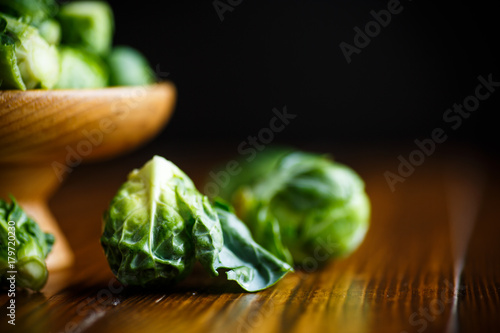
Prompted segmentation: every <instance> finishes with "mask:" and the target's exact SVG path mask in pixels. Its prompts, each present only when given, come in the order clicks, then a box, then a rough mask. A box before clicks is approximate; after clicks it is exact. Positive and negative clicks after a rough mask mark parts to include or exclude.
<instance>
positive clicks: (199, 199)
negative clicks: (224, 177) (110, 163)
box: [101, 156, 291, 291]
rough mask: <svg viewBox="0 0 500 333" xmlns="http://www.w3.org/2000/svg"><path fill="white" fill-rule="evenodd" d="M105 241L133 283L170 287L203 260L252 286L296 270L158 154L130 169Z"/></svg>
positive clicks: (115, 266)
mask: <svg viewBox="0 0 500 333" xmlns="http://www.w3.org/2000/svg"><path fill="white" fill-rule="evenodd" d="M103 220H104V227H103V234H102V237H101V244H102V246H103V249H104V252H105V254H106V257H107V259H108V263H109V265H110V267H111V270H112V271H113V273H114V274H115V275H116V277H117V278H118V280H119V281H121V282H122V283H124V284H128V285H140V286H154V285H171V284H173V283H175V282H177V281H179V280H181V279H183V278H184V277H185V276H186V275H187V274H189V272H190V271H191V269H192V267H193V264H194V262H195V261H196V260H198V261H199V262H200V263H201V265H202V266H203V267H204V268H205V269H206V270H207V271H208V272H210V274H211V275H214V276H215V275H218V270H219V269H221V268H222V269H227V271H226V274H227V277H228V279H229V280H235V281H236V282H237V283H238V284H240V286H241V287H243V288H244V289H245V290H247V291H257V290H261V289H264V288H267V287H269V286H271V285H273V284H274V283H276V281H278V280H279V279H281V278H282V277H283V276H284V275H285V274H286V273H287V272H289V271H290V270H291V267H290V266H289V265H288V264H286V263H284V262H282V261H280V260H279V259H278V258H276V257H275V256H273V255H272V254H271V253H269V252H268V251H266V250H265V249H263V248H262V247H260V246H259V245H258V244H257V243H255V242H254V241H253V239H252V237H251V235H250V232H249V231H248V229H247V228H246V226H245V225H244V223H242V222H241V221H240V220H238V218H237V217H236V216H235V215H234V214H233V213H232V212H231V210H230V208H229V207H228V206H227V205H225V204H223V203H217V204H216V206H215V208H214V207H213V206H212V205H211V204H210V202H209V201H208V199H207V197H205V196H203V195H202V194H201V193H199V192H198V191H197V190H196V188H195V186H194V184H193V182H192V181H191V179H189V177H188V176H187V175H186V174H185V173H184V172H182V171H181V170H180V169H179V168H178V167H177V166H175V165H174V164H173V163H172V162H170V161H167V160H165V159H164V158H162V157H159V156H155V157H154V158H153V159H152V160H151V161H149V162H148V163H146V164H145V165H144V166H143V167H142V168H141V169H140V170H134V171H132V172H131V173H130V174H129V177H128V180H127V182H125V183H124V184H123V185H122V186H121V187H120V189H119V190H118V193H117V194H116V195H115V197H114V198H113V200H112V202H111V204H110V207H109V209H108V211H107V212H105V214H104V217H103Z"/></svg>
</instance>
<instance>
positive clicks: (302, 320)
mask: <svg viewBox="0 0 500 333" xmlns="http://www.w3.org/2000/svg"><path fill="white" fill-rule="evenodd" d="M159 147H160V146H159V145H156V146H155V147H153V146H149V148H145V149H143V150H141V151H140V152H136V153H134V154H132V155H128V156H126V157H122V158H119V159H116V160H113V161H108V162H104V163H100V164H94V165H84V166H81V167H79V168H77V169H76V170H75V171H74V172H73V173H72V174H71V176H70V178H69V179H68V180H67V182H66V183H65V184H64V185H63V186H62V188H61V190H60V191H59V192H58V193H57V194H56V195H55V197H54V198H53V199H52V201H51V208H52V209H53V212H54V214H55V216H56V218H57V219H58V220H59V222H60V223H61V225H62V228H63V231H64V232H65V233H66V234H67V235H68V239H69V241H70V243H71V246H72V247H73V249H74V250H75V253H76V265H75V266H74V267H73V268H72V269H70V270H65V271H60V272H52V273H51V274H50V278H49V281H48V284H47V285H46V287H45V288H44V289H43V290H42V292H40V293H31V292H18V294H17V296H16V302H17V316H16V323H17V325H16V327H15V329H14V330H13V331H14V332H40V333H42V332H43V333H45V332H53V333H56V332H66V333H70V332H92V333H96V332H120V333H127V332H134V333H136V332H217V333H221V332H259V333H264V332H395V333H399V332H408V333H411V332H419V333H422V332H453V331H460V332H488V331H491V332H493V331H500V296H499V293H500V260H499V255H500V240H499V236H500V224H499V218H498V211H497V209H498V208H499V205H500V200H499V199H500V196H499V191H498V189H499V188H500V181H499V177H497V174H498V166H499V163H498V161H496V160H495V159H493V158H492V157H488V156H485V155H481V154H478V153H474V151H473V150H469V151H463V150H456V151H453V150H450V149H448V152H447V153H444V152H443V149H442V147H440V149H441V151H440V152H438V153H436V154H434V155H432V156H430V157H427V158H426V160H425V162H424V163H423V164H422V165H420V166H418V167H417V168H416V170H415V171H414V173H413V174H412V175H411V176H409V177H407V178H406V180H405V181H404V182H403V183H398V184H397V185H396V187H395V191H394V192H392V191H391V189H390V187H389V186H388V184H387V182H386V179H385V177H384V172H385V171H387V170H389V171H392V172H397V167H398V163H399V162H398V160H397V157H398V155H399V154H402V155H403V156H408V154H409V153H411V151H412V149H414V147H406V148H405V147H402V148H399V149H398V148H394V147H393V148H391V149H386V148H382V149H381V148H380V147H378V148H377V147H374V148H367V147H365V148H363V149H359V147H358V148H356V147H354V148H351V147H350V148H349V149H340V148H339V147H337V146H335V145H332V146H324V145H323V146H322V147H320V146H317V145H310V146H308V147H307V148H310V149H315V150H318V151H330V152H333V153H337V154H336V156H337V158H338V159H339V160H340V161H342V162H344V163H346V164H348V165H351V166H352V167H353V168H354V169H356V170H357V171H358V172H359V173H360V174H361V175H362V177H363V178H364V179H365V181H366V185H367V191H368V194H369V196H370V198H371V202H372V208H373V214H372V220H371V227H370V230H369V232H368V234H367V236H366V239H365V241H364V242H363V244H362V245H361V247H360V248H359V249H358V250H357V251H356V252H355V253H353V254H352V255H351V256H349V257H348V258H345V259H341V260H337V261H333V262H328V263H326V264H325V265H323V267H316V266H314V265H311V267H309V268H307V269H305V270H299V271H297V272H295V273H293V274H289V275H288V276H286V277H285V278H284V279H283V280H282V281H280V282H279V283H278V284H277V285H276V286H275V287H273V288H270V289H267V290H265V291H262V292H259V293H245V292H242V291H241V290H240V289H239V288H238V287H237V286H236V285H235V284H233V283H232V282H231V283H227V281H225V280H224V278H223V277H221V278H216V279H210V278H208V277H207V276H206V275H205V274H204V272H203V271H202V270H201V269H200V268H199V267H196V268H195V270H194V272H193V274H192V275H191V276H190V277H189V278H188V279H187V280H186V281H184V282H182V283H181V284H179V285H177V286H175V287H172V288H170V289H169V288H166V289H163V290H160V289H155V290H147V291H146V290H141V289H134V288H124V287H122V286H121V285H120V284H119V283H118V282H117V281H116V280H115V279H114V277H113V275H112V273H111V271H110V269H109V267H108V265H107V262H106V259H105V257H104V254H103V252H102V250H101V247H100V245H99V241H98V240H99V237H100V233H101V214H102V212H103V211H104V210H105V208H106V206H107V205H108V203H109V201H110V200H111V198H112V197H113V195H114V193H115V192H116V190H117V188H118V186H119V185H120V184H121V183H122V182H123V181H124V179H125V177H126V174H127V173H128V172H129V171H130V170H131V169H132V168H134V167H140V166H141V165H142V164H143V163H144V162H145V161H146V160H148V159H149V158H150V157H151V156H152V155H153V154H154V153H157V154H160V155H163V156H165V157H167V158H169V159H171V160H172V161H173V162H174V163H176V164H177V165H179V167H181V168H182V169H183V170H185V171H186V172H187V174H189V175H191V176H192V178H193V180H194V181H195V183H197V184H198V185H199V187H200V188H201V184H202V183H203V181H204V179H205V175H207V174H208V171H209V170H210V168H211V167H213V166H214V165H216V164H217V163H218V162H222V161H224V160H225V159H227V158H229V157H231V156H232V155H233V154H234V153H236V147H237V145H234V146H233V145H229V144H226V145H221V144H220V143H214V144H212V145H207V144H205V145H203V146H201V145H200V144H196V143H192V144H189V145H185V144H184V145H177V144H176V143H167V144H164V145H163V147H162V148H159ZM215 148H216V149H215ZM214 150H216V151H217V153H216V154H217V155H216V157H214V156H213V152H214ZM6 299H7V297H6V295H1V296H0V304H4V303H5V301H6ZM5 311H6V310H5V306H2V316H1V318H2V319H1V321H0V328H1V330H0V331H1V332H5V331H9V330H12V327H11V326H10V325H7V323H6V322H7V320H6V316H5Z"/></svg>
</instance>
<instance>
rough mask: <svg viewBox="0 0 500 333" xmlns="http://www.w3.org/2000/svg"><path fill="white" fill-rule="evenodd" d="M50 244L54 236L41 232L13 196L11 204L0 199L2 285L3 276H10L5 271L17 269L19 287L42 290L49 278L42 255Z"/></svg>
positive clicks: (0, 266) (50, 247)
mask: <svg viewBox="0 0 500 333" xmlns="http://www.w3.org/2000/svg"><path fill="white" fill-rule="evenodd" d="M9 222H10V223H9ZM14 235H15V236H14ZM53 244H54V236H52V235H51V234H48V233H44V232H42V230H41V229H40V227H39V226H38V224H36V222H35V221H33V220H32V219H31V218H29V217H28V216H27V215H26V214H25V213H24V212H23V210H22V209H21V207H20V206H19V205H18V204H17V202H16V201H15V200H14V198H12V202H11V203H10V204H9V203H7V202H6V201H4V200H1V199H0V276H1V278H2V284H8V281H7V280H6V279H7V277H8V276H10V275H11V274H10V273H7V272H8V271H17V274H16V285H17V286H18V287H21V288H29V289H33V290H40V289H42V287H43V286H44V285H45V283H46V282H47V277H48V271H47V267H46V265H45V258H46V257H47V255H48V254H49V252H50V250H51V249H52V245H53ZM9 252H10V253H9ZM9 258H10V259H11V260H9ZM12 259H15V262H12ZM11 264H13V266H11Z"/></svg>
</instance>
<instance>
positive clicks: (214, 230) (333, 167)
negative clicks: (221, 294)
mask: <svg viewBox="0 0 500 333" xmlns="http://www.w3.org/2000/svg"><path fill="white" fill-rule="evenodd" d="M239 165H241V171H240V172H239V174H237V175H236V176H233V177H232V178H231V179H230V181H229V182H228V183H227V184H226V186H224V187H223V188H222V189H221V193H222V197H223V198H213V199H212V200H209V199H208V197H206V196H205V195H203V194H202V193H200V192H199V191H198V190H197V189H196V187H195V185H194V183H193V181H192V180H191V179H190V178H189V177H188V176H187V175H186V174H185V173H184V172H183V171H182V170H181V169H179V168H178V167H177V166H176V165H175V164H173V163H172V162H170V161H168V160H166V159H164V158H163V157H160V156H155V157H153V158H152V159H151V160H150V161H149V162H147V163H146V164H145V165H144V166H143V167H142V168H141V169H135V170H133V171H132V172H131V173H130V174H129V176H128V179H127V181H126V182H125V183H123V184H122V186H121V187H120V188H119V189H118V192H117V193H116V195H115V197H114V198H113V200H112V201H111V204H110V206H109V208H108V210H107V211H106V212H105V213H104V215H103V233H102V236H101V239H100V241H101V245H102V247H103V249H104V253H105V255H106V258H107V260H108V263H109V266H110V268H111V270H112V271H113V273H114V274H115V276H116V277H117V278H118V280H119V281H120V282H122V283H123V284H125V285H138V286H143V287H151V286H170V285H173V284H175V283H177V282H178V281H180V280H182V279H183V278H185V277H186V276H187V275H188V274H189V273H190V272H191V270H192V268H193V266H194V264H195V263H196V262H199V263H200V264H201V266H203V267H204V269H205V270H206V271H207V272H208V273H209V274H210V275H212V276H217V275H219V273H220V272H219V271H220V270H222V271H224V272H225V273H226V275H227V279H228V280H234V281H236V282H237V283H238V284H239V285H240V286H241V287H242V288H243V289H244V290H247V291H251V292H253V291H258V290H262V289H265V288H268V287H270V286H272V285H273V284H275V283H276V282H277V281H279V280H280V279H281V278H282V277H283V276H285V275H286V274H287V273H288V272H291V271H293V267H294V266H296V267H297V266H299V267H303V268H306V269H307V268H311V267H312V268H317V267H319V266H320V265H322V264H325V263H326V262H327V261H329V260H330V259H332V258H335V257H339V256H344V255H346V254H348V253H350V252H352V251H353V250H354V249H356V248H357V247H358V245H359V244H360V243H361V241H362V240H363V238H364V236H365V234H366V231H367V229H368V225H369V216H370V203H369V200H368V197H367V195H366V193H365V191H364V184H363V181H362V180H361V178H360V177H359V176H358V175H357V174H356V173H355V172H354V171H353V170H352V169H350V168H348V167H347V166H344V165H341V164H339V163H336V162H333V161H332V160H331V159H330V158H328V157H327V156H323V155H317V154H311V153H305V152H300V151H290V150H280V149H278V150H276V149H268V150H267V151H265V152H263V153H260V154H259V155H257V158H256V159H255V160H253V161H252V162H245V161H241V162H240V164H239ZM231 204H232V205H234V207H236V209H233V208H232V206H231ZM11 221H15V222H16V229H15V237H14V238H13V240H12V241H13V242H14V243H15V244H14V243H13V244H11V245H9V244H7V239H8V236H9V235H8V232H9V230H10V229H12V228H11V226H10V224H9V223H13V222H11ZM0 236H1V238H0V251H1V253H0V275H1V277H2V284H4V283H5V282H6V277H7V276H8V274H7V271H8V270H9V261H11V260H12V259H9V249H8V247H9V246H11V247H14V245H15V247H16V249H17V257H16V258H17V264H16V265H17V269H18V271H19V274H18V275H19V276H20V277H21V279H20V281H21V282H20V283H19V286H22V287H26V288H31V289H33V290H39V289H40V288H41V287H43V285H44V284H45V281H46V279H47V269H46V267H45V257H46V256H47V254H48V253H49V251H50V249H51V246H52V243H53V242H54V239H53V237H52V236H51V235H49V234H45V233H43V232H42V231H41V230H40V228H39V227H38V225H37V224H36V223H35V222H34V221H33V220H31V219H30V218H28V217H27V216H26V214H24V213H23V212H22V210H21V209H20V207H19V206H18V205H17V203H16V202H15V200H12V203H11V204H8V203H6V202H5V201H2V200H0Z"/></svg>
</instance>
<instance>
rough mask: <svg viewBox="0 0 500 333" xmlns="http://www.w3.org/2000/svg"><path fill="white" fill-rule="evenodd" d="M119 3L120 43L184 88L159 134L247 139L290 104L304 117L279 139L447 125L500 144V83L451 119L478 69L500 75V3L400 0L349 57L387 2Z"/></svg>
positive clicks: (403, 135) (358, 138)
mask: <svg viewBox="0 0 500 333" xmlns="http://www.w3.org/2000/svg"><path fill="white" fill-rule="evenodd" d="M109 2H110V4H111V5H112V7H113V10H114V13H115V20H116V34H115V39H114V40H115V44H127V45H131V46H133V47H135V48H137V49H139V50H141V51H142V52H143V53H144V54H145V55H146V57H147V58H148V59H149V61H150V63H151V65H152V67H153V68H158V69H159V70H160V71H161V72H169V75H168V77H167V79H169V80H172V81H173V82H174V83H175V84H176V86H177V88H178V92H179V96H178V103H177V107H176V111H175V114H174V116H173V118H172V120H171V122H170V123H169V125H168V126H167V128H166V129H165V130H164V131H163V133H162V134H161V135H160V136H159V138H158V139H157V142H167V141H169V140H209V139H214V140H218V139H222V140H234V141H242V140H245V138H247V137H248V135H255V134H257V133H258V131H259V130H260V129H261V128H263V127H266V126H268V124H269V120H270V119H271V117H272V113H271V110H272V109H273V107H276V108H278V109H281V108H282V107H283V106H285V105H286V106H287V109H288V111H289V112H290V113H293V114H297V115H298V116H297V118H296V119H295V120H293V121H292V123H291V124H290V125H289V126H288V127H287V128H286V130H284V131H283V132H281V133H279V135H277V136H276V140H277V142H297V141H301V140H311V141H322V142H336V143H339V144H343V143H351V142H356V143H363V142H370V143H372V142H398V143H412V142H413V140H415V139H422V138H426V137H429V136H430V133H431V131H432V130H433V129H434V128H436V127H443V128H445V129H446V130H447V134H449V138H450V140H449V141H454V142H455V143H458V144H462V143H466V144H468V145H470V144H472V145H473V146H475V147H478V149H480V150H487V151H489V152H490V153H494V154H496V151H497V150H498V138H497V133H498V130H497V122H496V121H495V120H494V114H495V113H497V112H498V101H499V95H500V91H498V92H496V93H495V94H493V95H492V96H491V98H489V99H488V100H486V101H485V102H482V103H481V105H480V107H479V109H478V110H477V111H475V112H474V113H473V114H472V115H471V117H470V118H468V119H466V120H464V122H463V124H462V126H460V128H458V129H457V130H449V124H446V123H444V122H443V114H444V112H445V111H446V109H447V108H450V107H452V105H453V104H454V103H461V102H462V101H463V99H464V98H465V97H466V96H468V95H471V94H473V93H474V88H475V87H476V85H477V83H478V81H477V77H478V75H483V76H485V77H486V76H488V74H490V73H492V74H493V78H494V79H495V80H496V81H500V71H499V66H498V52H497V48H496V46H497V45H498V42H499V38H498V36H499V35H498V32H499V31H500V29H498V24H499V20H498V17H497V16H498V14H497V11H496V10H495V9H494V7H493V6H494V4H495V2H490V3H489V4H479V3H475V4H459V3H457V2H454V3H453V4H444V3H440V2H432V3H429V2H424V1H418V0H413V1H409V0H401V6H402V7H403V10H402V12H401V13H400V14H397V15H393V16H392V18H391V22H390V24H389V25H388V26H387V27H385V28H382V29H381V32H380V33H379V34H378V36H376V37H373V38H372V39H371V42H370V44H369V45H368V46H367V47H365V48H364V49H362V50H361V53H360V54H354V55H353V56H352V62H351V63H350V64H348V63H347V61H346V59H345V58H344V56H343V54H342V51H341V49H340V47H339V44H340V43H341V42H343V41H344V42H347V43H349V44H353V38H354V35H355V32H354V30H353V28H354V27H356V26H357V27H360V28H361V29H364V27H365V24H366V23H368V22H369V21H371V20H373V18H372V16H371V15H370V11H371V10H375V11H379V10H382V9H386V8H387V4H388V1H346V0H342V1H305V0H304V1H299V0H296V1H276V0H275V1H268V2H265V1H244V0H243V1H241V3H240V4H238V5H236V6H233V11H226V12H225V13H224V20H223V21H221V20H220V19H219V16H218V14H217V12H216V10H215V8H214V6H213V2H212V1H197V2H193V1H180V0H179V1H171V0H169V1H163V2H161V3H160V2H148V1H144V2H143V3H139V2H137V1H134V2H126V1H118V0H113V1H109ZM223 2H225V3H228V2H227V0H226V1H223ZM237 2H238V1H233V3H237ZM499 90H500V89H499Z"/></svg>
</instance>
